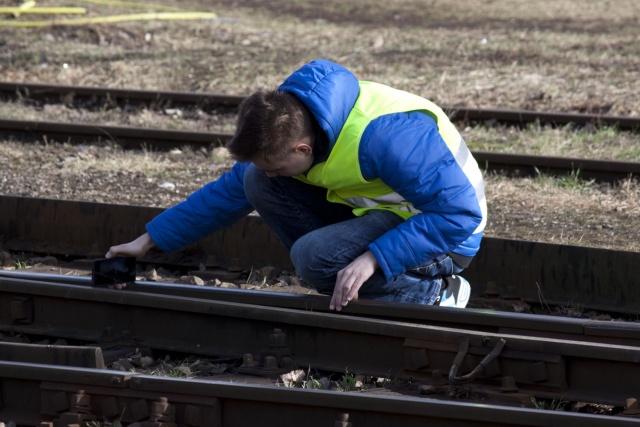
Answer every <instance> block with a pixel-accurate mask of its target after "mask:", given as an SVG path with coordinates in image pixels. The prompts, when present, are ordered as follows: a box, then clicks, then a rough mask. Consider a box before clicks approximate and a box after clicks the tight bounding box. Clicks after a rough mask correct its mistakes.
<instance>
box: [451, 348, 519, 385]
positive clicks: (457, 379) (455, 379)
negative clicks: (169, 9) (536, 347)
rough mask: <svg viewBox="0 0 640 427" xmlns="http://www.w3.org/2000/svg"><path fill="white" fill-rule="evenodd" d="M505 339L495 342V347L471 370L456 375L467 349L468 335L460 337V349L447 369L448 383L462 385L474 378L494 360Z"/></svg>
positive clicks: (500, 350) (500, 351)
mask: <svg viewBox="0 0 640 427" xmlns="http://www.w3.org/2000/svg"><path fill="white" fill-rule="evenodd" d="M506 344H507V341H506V340H504V339H503V338H500V340H499V341H498V342H497V343H496V345H495V347H494V348H493V350H491V352H490V353H489V354H487V355H486V356H485V358H484V359H482V360H481V361H480V363H479V364H478V366H476V367H475V368H474V369H473V370H472V371H471V372H469V373H468V374H465V375H462V376H456V375H457V374H458V369H459V367H460V365H461V364H462V361H463V360H464V357H465V356H466V355H467V351H468V350H469V337H462V339H461V340H460V350H458V354H457V355H456V357H455V359H453V364H452V365H451V369H450V370H449V383H450V384H451V385H463V384H466V383H468V382H470V381H473V380H474V379H476V378H478V376H479V375H480V374H482V373H483V372H484V370H485V368H486V366H487V365H488V364H489V363H490V362H492V361H493V360H495V359H496V358H497V357H498V356H499V355H500V353H502V350H503V349H504V347H505V345H506Z"/></svg>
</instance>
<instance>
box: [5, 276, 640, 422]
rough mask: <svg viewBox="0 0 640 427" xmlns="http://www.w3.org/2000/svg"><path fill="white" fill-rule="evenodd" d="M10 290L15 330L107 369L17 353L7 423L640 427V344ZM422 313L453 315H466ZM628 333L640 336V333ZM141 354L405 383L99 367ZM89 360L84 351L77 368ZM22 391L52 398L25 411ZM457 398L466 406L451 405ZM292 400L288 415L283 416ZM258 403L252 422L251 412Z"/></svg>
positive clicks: (32, 284) (26, 287)
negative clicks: (332, 382) (319, 383)
mask: <svg viewBox="0 0 640 427" xmlns="http://www.w3.org/2000/svg"><path fill="white" fill-rule="evenodd" d="M0 284H1V286H0V304H1V306H2V307H5V308H8V309H5V310H2V313H1V314H0V328H1V329H2V330H3V331H11V333H13V334H22V335H31V336H47V337H53V338H58V339H64V340H67V341H71V342H85V343H92V344H91V346H90V347H89V351H86V349H85V357H84V359H83V360H87V359H88V360H89V363H87V365H91V364H97V366H96V367H91V366H84V367H78V366H66V367H59V366H58V367H54V366H51V365H52V363H49V364H48V365H45V364H44V363H39V364H34V363H31V364H29V363H17V362H15V361H12V360H11V359H12V357H5V359H9V361H5V362H0V375H1V377H0V378H2V380H3V381H2V387H3V396H6V395H7V391H8V390H11V392H10V393H8V395H9V396H10V397H9V398H8V399H7V400H5V402H4V403H5V404H4V406H3V407H2V408H0V416H4V417H7V416H9V417H21V418H14V419H20V420H21V422H24V423H26V424H25V425H38V423H39V422H41V421H42V419H50V420H52V419H57V420H65V422H77V423H80V422H82V421H86V420H95V419H103V418H111V419H113V418H116V417H117V416H118V414H121V413H123V410H124V409H127V411H126V412H127V413H128V415H127V416H126V417H125V418H124V419H123V421H126V422H136V421H140V420H142V419H144V420H147V418H148V420H149V421H151V422H160V421H165V422H173V423H175V425H185V426H186V425H189V426H204V425H207V426H209V425H225V426H244V425H255V424H249V423H255V422H256V419H260V420H261V422H260V425H264V426H271V425H274V426H275V425H278V426H284V425H294V423H299V422H300V419H301V418H302V419H305V420H306V419H307V418H308V417H310V418H311V419H309V420H308V421H305V425H310V426H316V425H317V426H323V425H329V424H328V423H330V422H336V423H338V422H343V421H344V422H350V423H351V424H344V425H352V426H358V425H363V426H364V425H366V426H382V425H387V424H388V423H389V422H394V423H397V422H400V421H402V422H403V425H404V423H405V422H406V423H407V424H408V425H419V424H418V423H424V422H427V421H429V422H432V423H433V422H435V420H439V421H438V422H440V424H438V425H443V426H448V425H469V426H476V425H486V424H485V423H489V425H508V426H524V425H542V424H539V423H540V422H542V421H543V420H546V421H544V425H560V423H562V422H564V423H567V422H569V423H570V424H569V425H585V426H590V425H593V426H600V425H603V426H604V425H608V426H618V425H634V424H635V425H638V424H640V420H639V419H637V418H633V417H631V415H632V414H633V413H634V412H635V410H634V409H635V406H634V405H635V402H636V401H635V399H636V397H635V393H636V392H637V389H636V387H635V384H634V382H632V381H624V380H621V379H622V378H634V377H637V375H638V373H639V372H637V371H639V370H640V364H639V363H638V360H640V359H639V356H640V345H638V341H637V339H636V340H635V341H634V342H628V343H627V344H629V345H618V344H601V343H598V342H594V341H592V340H590V339H589V336H588V334H587V335H585V336H584V339H583V340H575V339H568V340H565V339H562V338H560V337H557V338H553V339H552V338H548V337H544V338H539V337H538V338H536V337H532V336H528V335H515V334H509V333H503V332H499V333H494V332H482V331H478V330H475V329H474V330H468V329H461V328H448V327H444V326H433V325H429V324H418V323H413V322H408V321H398V320H390V319H388V318H387V319H384V320H381V319H379V318H377V317H356V316H352V315H350V314H349V313H343V314H335V313H324V312H319V311H305V310H292V309H287V308H281V307H265V306H261V305H252V304H242V303H237V302H223V301H215V300H212V299H204V298H193V297H184V296H176V295H158V294H153V293H151V292H139V291H137V290H129V291H117V290H110V289H104V288H92V287H90V286H87V285H86V284H78V283H74V284H68V283H63V282H62V281H58V282H53V281H48V280H28V279H19V278H8V277H3V278H1V279H0ZM391 305H393V304H391ZM420 309H421V310H422V311H424V312H425V313H426V312H430V311H436V312H441V314H445V313H446V312H447V311H449V312H455V311H457V310H455V309H447V308H440V307H421V308H420ZM471 311H473V310H471ZM478 314H480V313H478ZM504 320H507V321H506V322H505V323H509V322H508V319H504ZM628 326H630V327H631V330H633V329H634V328H635V326H637V325H628ZM609 329H610V328H609ZM623 329H624V327H622V326H621V327H620V329H619V330H618V331H613V330H611V329H610V335H611V336H612V337H614V338H615V337H619V336H620V333H621V332H622V330H623ZM632 333H633V332H632ZM133 347H135V348H136V349H137V348H149V349H154V350H156V351H157V350H163V351H170V352H181V353H186V354H195V355H199V356H202V357H212V358H216V359H218V360H219V359H221V358H223V359H234V358H235V359H237V360H242V363H241V364H239V366H238V367H237V372H238V373H240V374H251V375H254V376H258V377H264V378H277V377H278V375H280V374H285V373H287V372H289V371H292V370H294V369H296V368H302V369H306V370H310V369H314V371H315V370H321V371H328V372H345V370H346V369H347V368H348V370H349V371H351V372H357V373H359V374H363V375H368V376H377V377H387V378H388V377H390V376H392V377H393V378H394V381H396V382H397V383H398V384H402V386H398V387H395V388H394V387H391V388H389V389H386V390H380V389H375V388H373V389H368V390H367V391H363V392H360V393H358V394H356V395H355V396H351V395H348V396H347V395H345V394H343V393H335V392H333V393H332V392H328V391H311V390H306V389H305V390H300V389H299V390H293V389H291V390H288V389H285V388H283V387H274V383H273V382H271V385H267V386H265V385H262V386H258V385H256V384H230V383H229V382H225V381H224V380H219V379H218V380H216V378H215V377H213V378H208V379H204V380H203V379H200V380H197V379H196V380H189V381H186V380H178V379H159V378H157V377H149V376H146V375H139V374H135V373H126V374H123V373H121V372H114V371H108V370H107V371H104V370H101V369H99V367H100V366H102V365H103V364H108V361H107V362H102V361H101V360H100V356H101V355H103V354H104V355H110V356H109V357H111V358H112V359H113V358H117V357H118V356H117V355H118V354H122V353H123V348H125V349H126V348H133ZM96 349H99V351H98V350H96ZM372 349H376V350H375V351H372ZM4 350H5V351H7V350H6V349H4ZM39 350H40V351H41V349H39ZM21 351H23V352H24V351H25V350H24V348H22V349H21ZM55 351H56V355H57V357H56V358H57V359H58V360H66V359H72V358H71V357H68V358H66V359H65V358H63V357H60V352H61V349H60V348H56V349H55ZM7 352H8V353H9V354H11V352H10V351H7ZM78 353H79V350H77V349H75V350H74V355H75V356H76V359H78V358H79V357H78V356H77V355H78ZM86 353H88V354H89V355H91V356H92V357H87V356H86ZM96 354H97V355H98V356H96ZM114 354H115V355H116V356H115V357H114ZM13 358H14V359H15V357H13ZM96 359H97V361H96ZM48 360H49V361H51V357H50V358H49V359H48ZM59 364H60V363H59ZM77 364H78V363H76V365H77ZM67 365H73V364H72V363H67ZM234 378H235V380H236V381H238V378H237V377H234ZM243 382H244V381H243ZM263 384H264V382H263ZM7 387H11V388H7ZM18 390H19V391H20V392H22V393H24V394H28V395H30V396H39V399H33V398H31V399H28V402H29V403H28V404H25V400H24V398H23V399H22V400H21V399H20V398H19V397H18V395H19V393H17V391H18ZM454 392H455V393H457V394H459V395H463V396H465V398H464V399H461V400H460V399H456V400H455V401H451V400H450V399H447V398H446V396H450V395H451V393H454ZM23 396H24V395H23ZM345 396H347V397H345ZM235 399H240V400H242V401H243V403H242V407H241V408H242V409H240V408H239V407H236V406H235V405H236V404H238V402H235ZM545 399H546V400H549V401H557V402H560V401H564V402H581V403H582V404H601V405H611V406H613V407H615V408H618V412H616V414H617V416H599V417H597V416H593V415H584V414H571V413H562V412H558V411H542V412H544V413H543V414H541V411H539V410H533V409H532V406H535V405H534V403H535V402H542V401H543V400H545ZM68 402H76V405H75V406H74V407H72V406H73V405H70V404H69V403H68ZM77 402H82V404H79V403H77ZM284 402H286V404H285V403H284ZM420 403H422V406H420ZM425 403H427V405H425ZM169 405H172V406H173V409H171V410H170V409H169ZM284 405H286V411H285V412H286V415H285V416H283V415H281V414H280V415H279V414H278V411H279V410H284ZM291 406H293V408H292V407H291ZM514 406H516V407H518V408H514ZM310 407H311V408H310ZM520 407H525V408H520ZM148 408H151V410H150V409H148ZM154 408H155V409H154ZM158 408H160V409H158ZM250 408H252V409H251V413H252V414H253V415H252V416H251V417H247V416H246V414H247V413H249V412H247V411H249V409H250ZM419 409H420V410H419ZM313 414H317V417H316V416H314V415H313ZM344 414H348V418H346V419H345V415H344ZM162 417H166V418H164V419H163V418H162ZM204 418H206V419H207V420H208V421H206V422H205V421H203V419H204ZM196 420H198V421H196ZM222 420H224V422H223V421H222ZM392 420H394V421H392ZM145 422H146V421H145ZM607 423H608V424H607ZM144 425H148V426H153V427H155V426H158V427H160V426H161V425H163V424H144ZM172 425H174V424H172ZM295 425H299V424H295ZM336 425H343V424H336Z"/></svg>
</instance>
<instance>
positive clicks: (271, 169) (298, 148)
mask: <svg viewBox="0 0 640 427" xmlns="http://www.w3.org/2000/svg"><path fill="white" fill-rule="evenodd" d="M312 144H313V143H312V141H311V138H310V137H305V138H302V139H300V140H298V141H295V142H294V143H293V144H292V145H291V149H290V151H289V153H288V154H287V155H286V156H284V157H283V158H281V159H278V160H265V159H262V158H255V159H253V160H252V163H253V164H254V165H256V166H257V167H258V168H260V169H262V170H263V171H264V173H265V174H266V175H267V176H268V177H269V178H273V177H276V176H295V175H300V174H301V173H304V172H306V171H308V170H309V168H311V165H312V164H313V148H312Z"/></svg>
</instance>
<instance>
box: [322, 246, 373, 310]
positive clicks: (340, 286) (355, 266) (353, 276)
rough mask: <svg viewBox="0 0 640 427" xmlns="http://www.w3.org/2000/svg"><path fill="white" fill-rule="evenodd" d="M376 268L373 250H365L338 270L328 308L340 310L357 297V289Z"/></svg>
mask: <svg viewBox="0 0 640 427" xmlns="http://www.w3.org/2000/svg"><path fill="white" fill-rule="evenodd" d="M377 268H378V260H377V259H376V257H375V255H373V252H371V251H367V252H365V253H363V254H362V255H360V256H359V257H358V258H356V259H354V260H353V261H351V263H350V264H349V265H347V266H346V267H345V268H343V269H342V270H340V271H338V276H337V278H336V286H335V288H334V290H333V296H332V297H331V302H330V303H329V309H331V310H336V311H340V310H342V307H344V306H346V305H347V304H348V303H349V301H351V300H353V299H358V291H359V290H360V287H361V286H362V285H363V284H364V282H366V281H367V279H369V277H371V276H372V275H373V273H374V272H375V271H376V269H377Z"/></svg>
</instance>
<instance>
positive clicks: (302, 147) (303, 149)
mask: <svg viewBox="0 0 640 427" xmlns="http://www.w3.org/2000/svg"><path fill="white" fill-rule="evenodd" d="M293 151H294V152H295V153H300V154H305V155H309V154H312V153H313V148H311V146H310V145H309V144H302V143H300V144H296V145H294V146H293Z"/></svg>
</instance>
